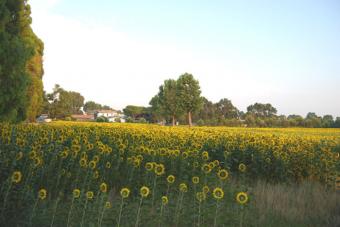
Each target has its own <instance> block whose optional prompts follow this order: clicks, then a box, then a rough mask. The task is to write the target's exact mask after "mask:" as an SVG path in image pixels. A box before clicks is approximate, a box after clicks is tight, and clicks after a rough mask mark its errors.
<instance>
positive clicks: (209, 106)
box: [193, 97, 216, 125]
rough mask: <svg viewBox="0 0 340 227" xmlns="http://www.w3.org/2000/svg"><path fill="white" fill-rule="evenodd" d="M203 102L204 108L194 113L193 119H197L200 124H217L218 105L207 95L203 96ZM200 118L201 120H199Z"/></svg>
mask: <svg viewBox="0 0 340 227" xmlns="http://www.w3.org/2000/svg"><path fill="white" fill-rule="evenodd" d="M202 102H203V105H202V108H201V109H200V110H199V111H197V112H196V113H194V115H193V119H194V120H196V121H197V124H199V125H203V124H206V125H215V119H216V105H215V104H214V103H213V102H211V101H209V100H208V99H206V98H205V97H202ZM199 120H201V121H200V122H198V121H199Z"/></svg>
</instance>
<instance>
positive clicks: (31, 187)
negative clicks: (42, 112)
mask: <svg viewBox="0 0 340 227" xmlns="http://www.w3.org/2000/svg"><path fill="white" fill-rule="evenodd" d="M339 152H340V130H336V129H328V130H326V129H322V130H321V129H309V130H308V129H246V128H225V127H215V128H213V127H193V128H186V127H164V126H157V125H138V124H98V123H70V122H57V123H53V124H48V125H35V124H20V125H9V124H1V125H0V164H1V165H0V168H1V169H0V181H1V191H0V199H1V204H2V207H1V208H0V209H1V221H2V222H3V223H9V224H12V225H36V223H44V224H43V225H50V226H53V225H55V226H59V225H62V226H65V225H66V226H91V225H95V226H160V225H164V224H167V225H168V226H187V225H194V226H196V225H197V226H221V225H225V224H226V223H229V225H230V224H233V223H234V224H235V223H240V224H242V222H244V221H245V219H246V217H245V216H246V215H245V212H246V211H247V207H248V204H249V203H251V189H250V188H249V187H248V186H247V185H249V182H251V181H254V180H257V179H261V180H265V181H269V182H273V183H276V182H287V183H289V182H293V181H294V182H300V181H302V180H305V179H308V180H313V181H319V182H321V183H325V184H332V183H333V182H334V179H335V178H336V176H337V174H338V173H339V167H340V163H339V162H340V158H339ZM231 181H233V187H231V183H230V182H231ZM228 212H229V214H230V215H229V217H228V215H226V214H228ZM41 213H43V215H41ZM233 214H236V215H233ZM19 216H21V217H20V218H18V217H19ZM232 217H237V218H234V219H235V220H233V219H232ZM46 223H48V224H46Z"/></svg>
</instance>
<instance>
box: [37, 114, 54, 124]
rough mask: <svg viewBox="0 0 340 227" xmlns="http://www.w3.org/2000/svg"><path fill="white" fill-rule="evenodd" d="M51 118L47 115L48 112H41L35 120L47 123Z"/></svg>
mask: <svg viewBox="0 0 340 227" xmlns="http://www.w3.org/2000/svg"><path fill="white" fill-rule="evenodd" d="M51 121H52V119H51V118H49V117H48V114H41V115H40V116H39V117H38V118H37V122H38V123H49V122H51Z"/></svg>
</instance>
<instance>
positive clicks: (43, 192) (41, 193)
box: [38, 189, 47, 200]
mask: <svg viewBox="0 0 340 227" xmlns="http://www.w3.org/2000/svg"><path fill="white" fill-rule="evenodd" d="M46 196H47V191H46V189H40V190H39V192H38V198H39V199H41V200H44V199H46Z"/></svg>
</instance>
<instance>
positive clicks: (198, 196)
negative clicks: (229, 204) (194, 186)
mask: <svg viewBox="0 0 340 227" xmlns="http://www.w3.org/2000/svg"><path fill="white" fill-rule="evenodd" d="M206 198H207V194H206V193H204V192H197V193H196V199H197V200H198V201H199V202H203V201H204V200H205V199H206Z"/></svg>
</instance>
